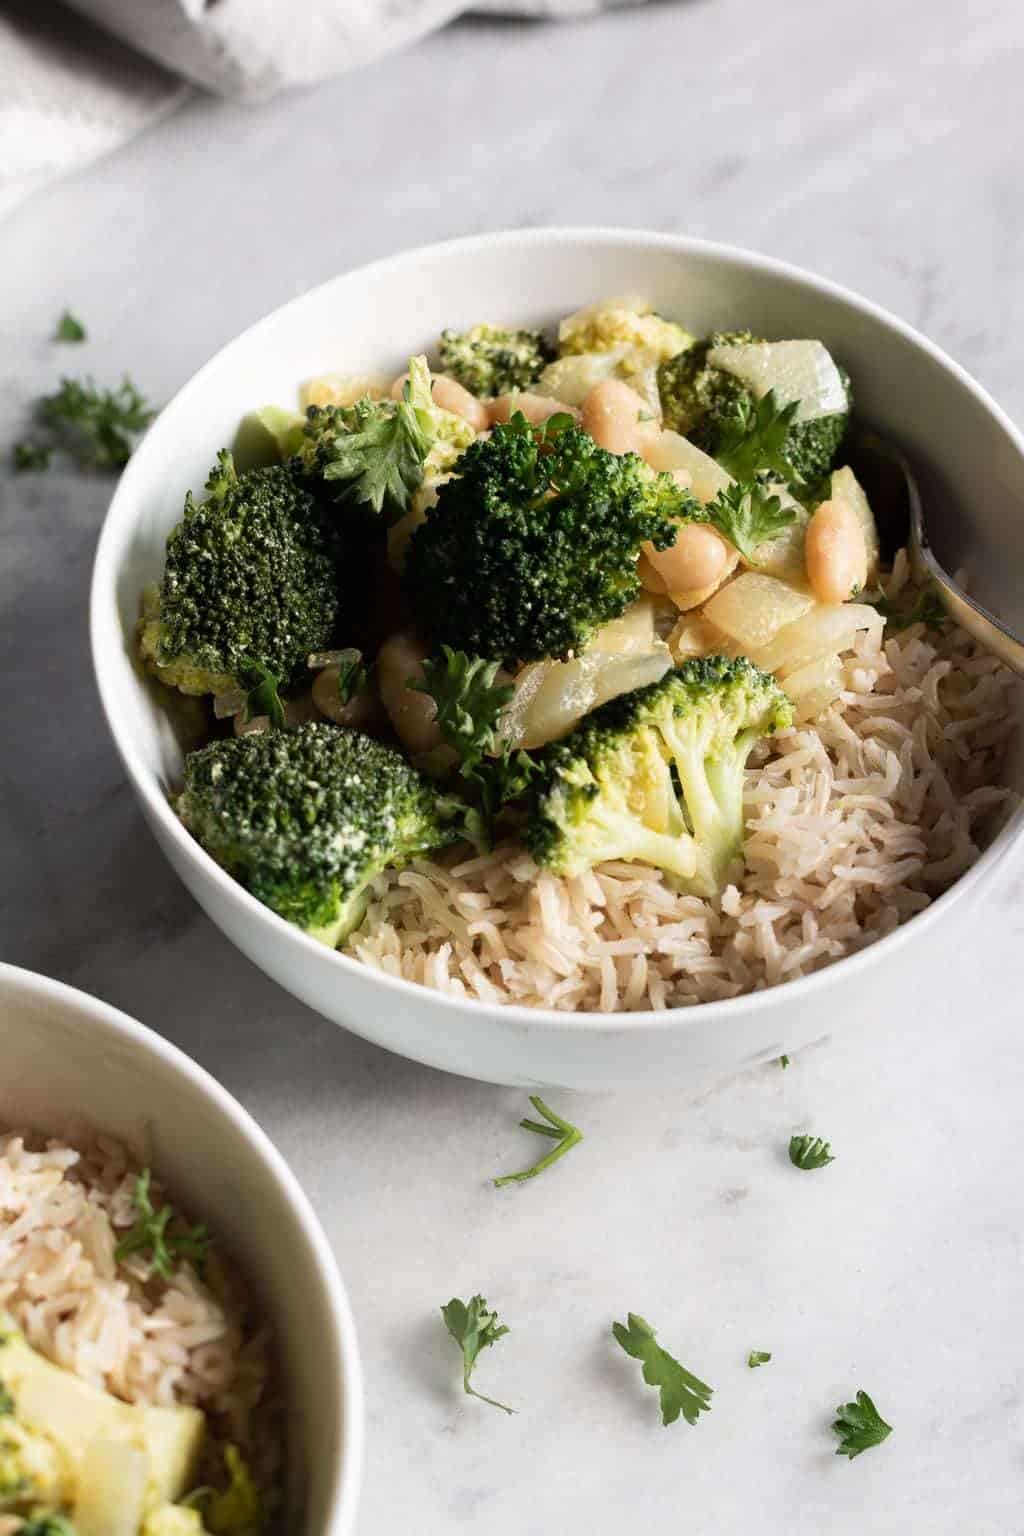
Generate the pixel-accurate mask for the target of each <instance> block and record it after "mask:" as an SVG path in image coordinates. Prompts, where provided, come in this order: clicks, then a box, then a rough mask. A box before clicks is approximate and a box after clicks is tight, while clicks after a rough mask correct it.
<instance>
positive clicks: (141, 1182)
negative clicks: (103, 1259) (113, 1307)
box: [114, 1168, 211, 1280]
mask: <svg viewBox="0 0 1024 1536" xmlns="http://www.w3.org/2000/svg"><path fill="white" fill-rule="evenodd" d="M149 1185H150V1171H149V1169H148V1168H144V1169H143V1170H142V1172H141V1173H140V1174H139V1176H138V1178H137V1179H136V1180H135V1193H134V1200H135V1210H136V1220H135V1225H134V1226H133V1227H132V1228H131V1230H130V1231H129V1232H128V1233H127V1234H126V1235H125V1236H124V1237H123V1238H122V1239H121V1241H120V1242H119V1243H118V1245H117V1247H116V1248H115V1249H114V1258H115V1259H116V1260H117V1262H118V1263H120V1262H121V1260H122V1259H126V1258H128V1256H129V1254H132V1253H143V1251H144V1250H145V1249H148V1250H149V1253H148V1260H149V1268H150V1272H151V1273H153V1274H157V1275H160V1276H161V1277H162V1278H163V1279H164V1280H169V1279H170V1278H171V1275H172V1274H173V1271H174V1265H175V1263H176V1262H177V1260H178V1259H188V1260H190V1261H191V1263H192V1264H193V1266H194V1267H195V1268H196V1269H197V1270H199V1271H200V1272H201V1271H202V1267H203V1264H204V1262H205V1260H206V1255H207V1253H208V1251H209V1247H210V1241H211V1240H210V1237H209V1236H208V1234H207V1231H206V1228H205V1227H202V1226H199V1227H192V1228H190V1229H189V1231H187V1232H180V1233H175V1232H169V1231H168V1230H167V1228H168V1226H169V1225H170V1223H171V1222H172V1221H173V1220H174V1208H173V1206H170V1205H163V1206H161V1207H160V1209H159V1210H155V1209H154V1207H153V1202H152V1200H151V1199H150V1194H149Z"/></svg>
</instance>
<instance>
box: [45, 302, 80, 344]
mask: <svg viewBox="0 0 1024 1536" xmlns="http://www.w3.org/2000/svg"><path fill="white" fill-rule="evenodd" d="M53 339H54V341H85V339H86V330H85V326H84V325H83V324H82V322H81V320H79V319H78V317H77V315H73V314H72V313H71V311H70V309H66V310H65V311H64V313H63V314H62V315H61V317H60V319H59V320H58V321H57V329H56V330H55V331H54V333H53Z"/></svg>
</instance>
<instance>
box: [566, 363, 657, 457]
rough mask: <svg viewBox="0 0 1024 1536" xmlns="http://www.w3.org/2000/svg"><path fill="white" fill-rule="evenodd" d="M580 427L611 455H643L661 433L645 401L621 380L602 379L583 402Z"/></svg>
mask: <svg viewBox="0 0 1024 1536" xmlns="http://www.w3.org/2000/svg"><path fill="white" fill-rule="evenodd" d="M580 425H581V426H582V427H583V430H584V431H585V432H589V433H590V435H591V437H592V438H593V439H594V442H595V443H596V444H597V446H598V447H599V448H607V450H608V452H609V453H643V451H644V449H645V448H646V447H648V446H649V445H650V443H651V442H652V441H653V440H654V438H655V437H657V435H658V433H659V432H660V431H661V426H660V424H659V423H658V422H657V421H656V420H654V419H653V418H652V416H651V411H650V408H649V407H648V405H647V403H646V401H645V400H643V399H642V398H641V396H640V395H638V394H637V392H636V390H635V389H630V387H629V385H628V384H624V383H623V382H622V380H621V379H602V380H601V382H600V384H595V385H594V387H593V389H592V390H591V391H590V392H589V394H588V395H587V396H586V398H585V399H584V401H583V407H582V410H581V412H580Z"/></svg>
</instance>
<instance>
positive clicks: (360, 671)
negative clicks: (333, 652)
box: [338, 650, 370, 704]
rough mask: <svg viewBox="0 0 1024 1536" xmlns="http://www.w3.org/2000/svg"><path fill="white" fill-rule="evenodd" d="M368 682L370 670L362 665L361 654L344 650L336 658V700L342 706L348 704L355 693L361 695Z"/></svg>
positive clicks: (360, 652)
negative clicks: (338, 700) (339, 701)
mask: <svg viewBox="0 0 1024 1536" xmlns="http://www.w3.org/2000/svg"><path fill="white" fill-rule="evenodd" d="M369 681H370V669H369V667H367V666H364V665H363V653H362V651H357V650H346V651H342V652H340V654H339V656H338V698H339V699H340V700H341V702H342V704H350V703H351V702H352V700H353V699H354V698H355V696H356V694H357V693H362V692H363V691H364V690H365V688H366V686H367V684H368V683H369Z"/></svg>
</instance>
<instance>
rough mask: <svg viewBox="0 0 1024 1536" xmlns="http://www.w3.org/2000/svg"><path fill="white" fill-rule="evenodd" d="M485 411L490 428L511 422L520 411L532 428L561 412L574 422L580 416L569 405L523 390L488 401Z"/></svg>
mask: <svg viewBox="0 0 1024 1536" xmlns="http://www.w3.org/2000/svg"><path fill="white" fill-rule="evenodd" d="M487 410H488V414H489V416H490V419H491V425H492V426H497V425H498V424H499V423H503V422H508V421H511V420H512V415H513V412H515V411H521V412H522V413H523V415H524V416H525V417H526V419H527V421H528V422H530V424H531V426H534V427H539V426H540V425H541V423H542V422H545V421H547V420H548V418H549V417H551V416H558V415H561V414H562V413H563V412H564V413H565V415H567V416H571V417H572V418H573V420H574V421H578V420H579V414H580V413H579V411H577V410H574V409H573V407H572V406H571V405H565V404H564V403H563V402H562V401H561V400H552V399H551V398H550V397H549V396H548V395H531V394H530V392H529V390H525V389H524V390H516V391H515V393H514V394H511V395H499V396H498V397H497V399H496V400H488V402H487Z"/></svg>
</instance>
